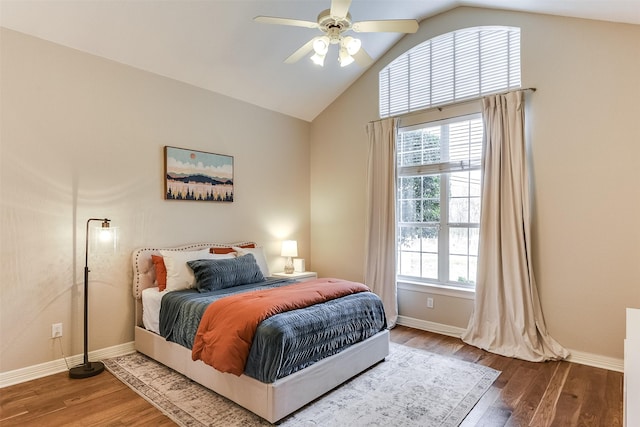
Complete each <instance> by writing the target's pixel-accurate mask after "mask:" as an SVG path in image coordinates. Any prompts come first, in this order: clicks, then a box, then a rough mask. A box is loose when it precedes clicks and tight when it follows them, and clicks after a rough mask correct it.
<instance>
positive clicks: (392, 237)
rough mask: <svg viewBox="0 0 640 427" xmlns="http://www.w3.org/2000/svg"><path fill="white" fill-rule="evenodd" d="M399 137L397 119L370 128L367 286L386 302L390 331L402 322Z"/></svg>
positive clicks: (365, 273) (366, 224)
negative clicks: (397, 198) (397, 194)
mask: <svg viewBox="0 0 640 427" xmlns="http://www.w3.org/2000/svg"><path fill="white" fill-rule="evenodd" d="M395 134H396V120H395V119H385V120H380V121H376V122H373V123H369V124H368V125H367V135H368V137H369V156H368V165H367V216H366V218H365V226H366V232H365V233H366V235H365V246H366V247H365V272H364V283H365V284H366V285H367V286H368V287H369V288H370V289H371V290H372V291H373V292H375V293H376V294H377V295H378V296H379V297H380V299H381V300H382V303H383V304H384V309H385V312H386V315H387V326H388V327H389V328H392V327H394V326H395V324H396V321H397V320H398V296H397V290H396V203H395V191H396V190H395V189H396V167H395V166H396V163H395V162H396V156H395V151H396V144H395Z"/></svg>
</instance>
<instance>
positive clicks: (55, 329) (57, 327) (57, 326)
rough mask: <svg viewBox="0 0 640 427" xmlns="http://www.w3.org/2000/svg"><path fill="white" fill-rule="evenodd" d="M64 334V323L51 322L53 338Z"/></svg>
mask: <svg viewBox="0 0 640 427" xmlns="http://www.w3.org/2000/svg"><path fill="white" fill-rule="evenodd" d="M61 336H62V323H52V324H51V338H58V337H61Z"/></svg>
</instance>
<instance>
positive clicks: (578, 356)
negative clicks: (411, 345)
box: [397, 316, 624, 372]
mask: <svg viewBox="0 0 640 427" xmlns="http://www.w3.org/2000/svg"><path fill="white" fill-rule="evenodd" d="M397 324H398V325H402V326H408V327H410V328H415V329H420V330H423V331H428V332H433V333H436V334H441V335H448V336H450V337H455V338H460V337H461V336H462V333H463V332H464V331H465V329H464V328H459V327H456V326H450V325H443V324H441V323H435V322H429V321H426V320H420V319H415V318H412V317H406V316H398V321H397ZM569 353H571V354H570V355H569V357H568V358H567V361H569V362H573V363H578V364H580V365H588V366H593V367H595V368H602V369H607V370H610V371H616V372H624V360H623V359H616V358H615V357H608V356H601V355H598V354H593V353H586V352H584V351H577V350H571V349H569Z"/></svg>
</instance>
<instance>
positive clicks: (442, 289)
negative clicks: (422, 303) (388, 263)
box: [397, 280, 476, 300]
mask: <svg viewBox="0 0 640 427" xmlns="http://www.w3.org/2000/svg"><path fill="white" fill-rule="evenodd" d="M397 283H398V289H403V290H407V291H414V292H424V293H429V294H434V295H445V296H448V297H454V298H464V299H471V300H472V299H475V297H476V291H475V290H473V289H463V288H456V287H453V286H447V285H439V284H435V283H422V282H412V281H410V280H398V281H397Z"/></svg>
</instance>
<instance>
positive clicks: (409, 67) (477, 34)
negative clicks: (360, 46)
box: [379, 27, 521, 117]
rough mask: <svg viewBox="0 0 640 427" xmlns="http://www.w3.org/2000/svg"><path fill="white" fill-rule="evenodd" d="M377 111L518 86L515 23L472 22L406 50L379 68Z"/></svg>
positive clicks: (390, 113)
mask: <svg viewBox="0 0 640 427" xmlns="http://www.w3.org/2000/svg"><path fill="white" fill-rule="evenodd" d="M379 83H380V86H379V90H380V94H379V95H380V117H389V116H396V115H400V114H404V113H408V112H411V111H417V110H421V109H425V108H429V107H433V106H437V105H442V104H445V103H449V102H452V101H460V100H464V99H469V98H474V97H478V96H481V95H487V94H490V93H496V92H500V91H505V90H509V89H514V88H519V87H520V86H521V81H520V28H515V27H473V28H466V29H462V30H458V31H453V32H451V33H447V34H443V35H441V36H438V37H435V38H433V39H430V40H427V41H426V42H424V43H421V44H420V45H418V46H416V47H414V48H412V49H411V50H409V51H407V52H405V53H404V54H403V55H401V56H399V57H398V58H396V59H395V60H394V61H393V62H391V63H390V64H389V65H387V66H386V67H385V68H384V69H383V70H382V71H380V74H379Z"/></svg>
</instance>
